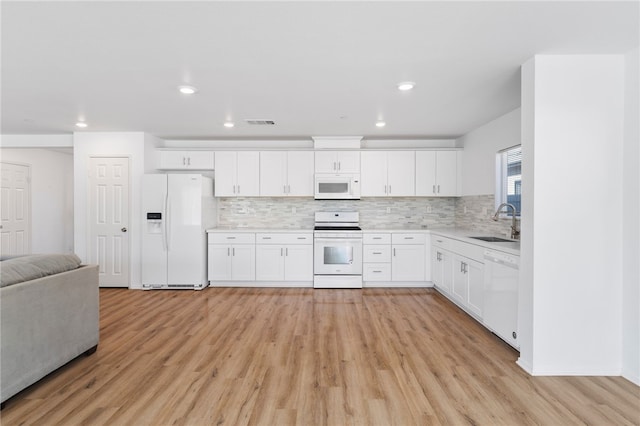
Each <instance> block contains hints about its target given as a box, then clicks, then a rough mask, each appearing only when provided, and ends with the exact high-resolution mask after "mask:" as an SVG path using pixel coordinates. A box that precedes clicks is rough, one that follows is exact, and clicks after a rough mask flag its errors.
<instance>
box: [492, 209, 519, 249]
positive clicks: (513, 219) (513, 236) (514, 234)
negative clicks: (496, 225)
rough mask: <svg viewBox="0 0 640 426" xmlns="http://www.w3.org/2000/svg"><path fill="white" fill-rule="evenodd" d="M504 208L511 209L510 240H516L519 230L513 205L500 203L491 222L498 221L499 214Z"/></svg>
mask: <svg viewBox="0 0 640 426" xmlns="http://www.w3.org/2000/svg"><path fill="white" fill-rule="evenodd" d="M504 207H509V208H510V209H511V213H512V216H511V239H512V240H518V239H520V230H519V229H518V225H517V219H516V207H515V206H514V205H513V204H509V203H502V204H500V206H499V207H498V210H496V213H495V214H494V215H493V220H495V221H496V222H497V221H498V217H499V216H500V212H501V211H502V209H503V208H504Z"/></svg>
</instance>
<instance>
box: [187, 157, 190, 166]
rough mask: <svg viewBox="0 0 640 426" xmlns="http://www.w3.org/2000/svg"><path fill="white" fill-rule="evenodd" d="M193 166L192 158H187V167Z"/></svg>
mask: <svg viewBox="0 0 640 426" xmlns="http://www.w3.org/2000/svg"><path fill="white" fill-rule="evenodd" d="M190 165H191V157H187V166H190Z"/></svg>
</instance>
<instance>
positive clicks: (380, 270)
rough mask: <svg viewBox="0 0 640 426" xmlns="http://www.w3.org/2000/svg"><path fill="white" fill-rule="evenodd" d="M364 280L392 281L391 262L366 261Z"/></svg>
mask: <svg viewBox="0 0 640 426" xmlns="http://www.w3.org/2000/svg"><path fill="white" fill-rule="evenodd" d="M362 279H363V281H391V264H390V263H365V264H364V265H362Z"/></svg>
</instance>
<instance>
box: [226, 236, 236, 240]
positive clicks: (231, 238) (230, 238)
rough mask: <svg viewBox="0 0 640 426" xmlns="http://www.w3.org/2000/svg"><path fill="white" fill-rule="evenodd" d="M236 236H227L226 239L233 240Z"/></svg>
mask: <svg viewBox="0 0 640 426" xmlns="http://www.w3.org/2000/svg"><path fill="white" fill-rule="evenodd" d="M235 239H236V237H227V240H235Z"/></svg>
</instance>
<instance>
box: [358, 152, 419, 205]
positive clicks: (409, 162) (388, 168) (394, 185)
mask: <svg viewBox="0 0 640 426" xmlns="http://www.w3.org/2000/svg"><path fill="white" fill-rule="evenodd" d="M361 159H362V170H361V175H360V180H361V182H362V183H361V195H362V196H363V197H412V196H414V195H415V152H414V151H371V152H363V153H362V156H361Z"/></svg>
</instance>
